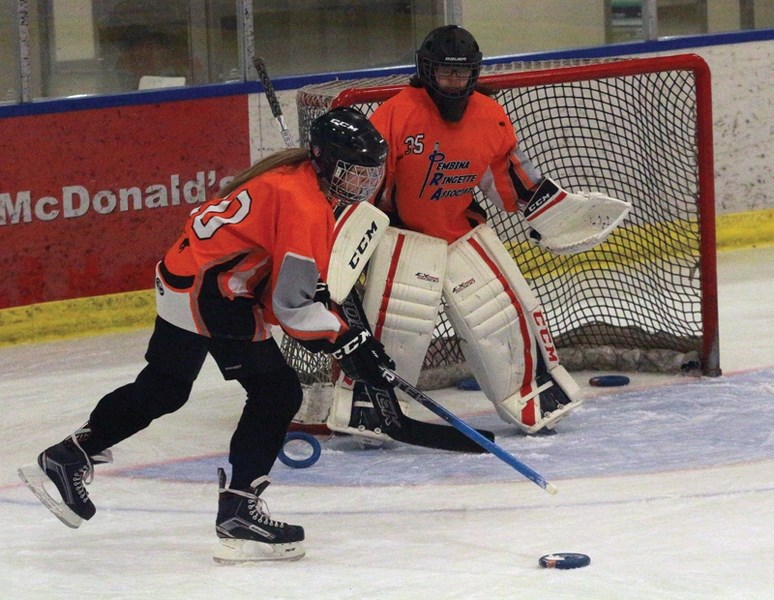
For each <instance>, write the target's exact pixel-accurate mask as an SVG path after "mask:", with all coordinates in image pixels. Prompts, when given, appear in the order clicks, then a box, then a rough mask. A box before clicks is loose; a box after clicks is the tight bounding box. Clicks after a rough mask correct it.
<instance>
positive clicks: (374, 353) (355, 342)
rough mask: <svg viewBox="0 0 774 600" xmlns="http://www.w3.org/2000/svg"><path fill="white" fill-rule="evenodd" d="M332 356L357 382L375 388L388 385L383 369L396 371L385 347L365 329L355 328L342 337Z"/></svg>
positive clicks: (335, 345)
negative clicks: (383, 375)
mask: <svg viewBox="0 0 774 600" xmlns="http://www.w3.org/2000/svg"><path fill="white" fill-rule="evenodd" d="M330 355H331V356H332V357H333V358H335V359H336V360H338V361H339V365H340V366H341V370H342V371H344V373H345V374H346V375H347V377H350V378H351V379H354V380H356V381H364V382H366V383H368V384H370V385H372V386H374V387H377V388H383V387H384V386H385V385H386V383H387V382H386V381H385V379H384V378H383V377H382V371H381V367H386V368H388V369H394V368H395V363H394V362H393V361H392V359H391V358H390V357H389V356H388V355H387V353H386V352H385V351H384V346H383V345H382V344H381V342H379V341H378V340H377V339H376V338H374V337H373V336H372V335H371V334H370V333H369V332H368V331H366V330H365V329H360V328H357V327H353V328H352V329H350V330H348V331H347V332H345V333H344V334H343V335H341V336H340V337H339V338H338V339H337V340H336V343H335V344H334V346H333V350H332V351H331V353H330Z"/></svg>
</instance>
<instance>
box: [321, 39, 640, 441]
mask: <svg viewBox="0 0 774 600" xmlns="http://www.w3.org/2000/svg"><path fill="white" fill-rule="evenodd" d="M481 60H482V54H481V52H480V50H479V47H478V44H477V43H476V40H475V39H474V38H473V36H472V35H471V34H470V33H469V32H468V31H466V30H464V29H462V28H460V27H457V26H454V25H450V26H445V27H440V28H438V29H435V30H433V31H432V32H430V34H429V35H428V36H427V37H426V38H425V40H424V41H423V42H422V45H421V46H420V48H419V50H418V51H417V53H416V65H417V73H416V75H415V76H414V77H412V79H411V81H410V84H409V86H408V87H406V88H404V89H403V90H401V91H400V92H399V93H398V94H397V95H395V96H394V97H392V98H390V99H388V100H386V101H385V102H384V103H382V104H381V105H380V106H379V107H377V109H376V110H375V111H374V113H373V115H372V116H371V122H372V123H373V124H374V125H375V126H376V128H377V129H378V130H379V131H380V132H381V133H382V135H383V136H384V137H385V139H386V140H387V142H388V143H389V145H390V148H391V151H390V155H389V157H388V160H387V174H386V179H385V186H384V189H383V193H382V194H381V196H380V198H379V202H378V206H379V208H381V209H382V210H384V211H385V212H387V213H388V214H389V215H390V216H391V223H392V224H393V225H394V227H391V228H390V229H388V231H387V234H385V236H384V238H382V241H381V242H380V244H379V246H378V247H377V250H376V252H375V253H374V255H373V256H372V258H371V262H370V263H369V270H368V279H367V282H366V288H365V294H364V298H363V305H364V308H365V311H366V314H367V316H368V319H369V321H370V324H371V327H372V330H373V332H374V335H375V336H376V337H377V338H378V339H380V341H381V342H382V343H383V344H384V346H385V349H386V350H387V352H388V353H389V354H390V355H391V356H393V357H394V358H395V362H396V365H397V367H396V371H397V372H398V373H400V374H401V376H402V377H403V378H404V379H407V380H408V381H410V382H411V383H414V384H416V382H417V380H418V378H419V374H420V368H421V366H422V363H423V360H424V357H425V354H426V352H427V349H428V346H429V344H430V341H431V338H432V333H433V329H434V323H435V319H436V316H437V312H438V308H439V306H440V304H441V300H442V298H443V299H444V300H445V303H446V316H447V317H448V318H449V320H450V321H451V323H452V326H453V327H454V331H455V333H456V335H457V336H458V338H459V339H460V341H461V348H462V351H463V353H464V355H465V358H466V360H467V362H468V364H469V365H470V366H471V368H472V370H473V373H474V375H475V376H476V379H477V380H478V382H479V384H480V385H481V388H482V390H483V391H484V393H485V394H486V396H487V398H488V399H489V400H490V401H492V403H493V404H494V407H495V409H496V411H497V413H498V414H499V415H500V417H501V418H502V419H503V420H505V421H507V422H509V423H512V424H514V425H516V426H517V427H518V428H520V429H521V430H523V431H525V432H527V433H536V432H542V431H548V430H551V429H553V427H554V426H555V425H556V423H557V422H558V421H559V420H560V419H561V418H563V417H564V416H565V415H566V414H567V413H568V412H569V411H570V410H572V409H574V408H575V407H577V406H578V405H579V404H580V402H581V399H580V395H579V389H578V386H577V385H576V384H575V382H574V381H573V379H572V378H571V377H570V375H569V374H568V373H567V372H566V370H565V369H564V368H563V367H562V366H561V365H560V364H559V360H558V356H557V353H556V348H555V347H554V345H553V341H552V338H551V334H550V331H549V328H548V324H547V323H546V320H545V316H544V314H543V312H542V309H541V307H540V304H539V302H538V301H537V299H536V298H535V296H534V294H533V293H532V291H531V290H530V288H529V286H528V284H527V283H526V281H525V280H524V278H523V277H522V275H521V273H520V272H519V270H518V269H517V267H516V266H515V263H514V262H513V260H512V258H511V257H510V256H509V255H508V253H507V251H506V250H505V249H504V247H503V245H502V243H501V242H500V240H499V239H498V238H497V236H496V234H495V233H494V231H493V230H492V229H491V228H489V227H488V226H487V225H486V224H485V221H486V214H485V212H484V211H483V210H482V209H481V208H480V207H479V206H478V205H477V204H476V202H475V201H474V191H475V189H476V188H480V189H481V190H482V191H483V192H484V194H485V195H486V196H487V197H488V199H489V200H490V201H491V202H492V203H493V204H494V205H495V206H496V207H497V208H499V209H500V210H505V211H509V212H516V211H521V212H522V213H523V216H524V218H525V219H526V220H527V222H528V223H529V224H530V226H531V227H532V228H533V230H534V231H535V232H537V233H536V234H535V236H536V237H537V238H539V239H540V243H541V245H543V246H545V247H546V248H548V249H549V250H552V251H554V252H557V253H560V254H566V253H574V252H579V251H582V250H585V249H588V248H590V247H592V246H593V245H596V244H597V243H599V242H601V241H602V240H604V239H605V237H607V235H609V233H610V232H611V231H612V230H613V229H614V228H615V227H616V226H617V225H618V224H619V223H620V222H621V221H622V220H623V218H624V217H625V215H626V213H627V212H628V210H629V204H628V203H627V202H623V201H620V200H616V199H614V198H610V197H608V196H604V195H603V194H598V193H586V192H580V193H575V194H574V193H571V192H567V191H565V190H563V189H562V188H561V187H559V186H558V184H556V183H555V182H554V181H552V180H551V179H549V178H547V177H544V176H542V175H541V174H540V173H539V172H538V170H537V169H536V168H535V166H534V165H533V164H532V162H530V160H529V158H527V156H525V154H524V153H523V152H522V151H521V150H520V148H519V146H518V143H517V138H516V134H515V132H514V129H513V125H512V124H511V122H510V120H509V118H508V116H507V115H506V114H505V111H504V110H503V109H502V107H501V106H500V105H499V104H498V103H497V102H496V101H495V100H494V99H492V98H491V97H489V96H488V95H486V94H484V93H480V92H479V91H476V84H477V81H478V76H479V73H480V71H481ZM361 389H362V384H357V383H352V382H349V381H347V380H346V378H341V379H340V381H339V382H338V384H337V387H336V389H335V390H334V405H333V408H332V410H331V413H330V417H329V419H328V426H329V427H330V428H331V429H332V430H334V431H339V432H345V433H351V434H354V435H361V436H364V437H370V438H375V439H378V440H384V439H385V438H386V436H385V435H384V434H383V433H381V432H380V431H379V430H378V427H377V426H376V425H375V424H376V420H375V419H374V418H373V415H372V412H371V408H370V406H369V404H368V402H366V401H364V400H363V394H361V393H360V390H361Z"/></svg>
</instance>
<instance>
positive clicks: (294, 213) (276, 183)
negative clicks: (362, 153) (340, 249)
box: [157, 162, 346, 342]
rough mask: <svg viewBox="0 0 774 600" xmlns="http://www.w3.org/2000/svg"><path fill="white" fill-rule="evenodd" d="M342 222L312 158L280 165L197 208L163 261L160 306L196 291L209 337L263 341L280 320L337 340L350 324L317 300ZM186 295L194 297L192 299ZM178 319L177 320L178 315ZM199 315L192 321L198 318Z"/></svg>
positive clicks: (194, 310)
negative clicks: (321, 186) (322, 188)
mask: <svg viewBox="0 0 774 600" xmlns="http://www.w3.org/2000/svg"><path fill="white" fill-rule="evenodd" d="M334 226H335V220H334V217H333V211H332V210H331V206H330V203H329V202H328V200H327V198H326V197H325V195H324V194H323V193H322V192H321V191H320V190H319V187H318V184H317V175H316V173H315V172H314V169H313V168H312V166H311V164H310V163H309V162H303V163H300V164H298V165H290V166H284V167H279V168H275V169H272V170H270V171H268V172H266V173H263V174H261V175H259V176H258V177H255V178H253V179H251V180H250V181H248V182H247V183H245V184H244V185H242V186H241V187H239V188H237V189H236V190H234V191H233V192H232V193H230V194H229V195H228V196H227V197H226V198H216V199H214V200H211V201H209V202H207V203H205V204H202V205H201V206H199V207H197V208H196V209H195V210H193V211H192V212H191V216H190V217H189V219H188V222H187V223H186V225H185V228H184V231H183V233H182V235H181V236H180V238H179V239H178V240H177V242H176V243H175V245H174V246H172V247H171V248H170V249H169V251H168V252H167V254H166V255H165V257H164V260H163V261H162V262H161V263H160V265H159V276H160V277H161V278H162V280H163V285H162V283H161V282H157V288H159V293H160V294H161V295H160V296H159V302H158V304H159V306H161V305H162V304H163V303H164V302H167V304H169V303H170V302H171V301H170V300H164V299H163V296H164V290H165V289H166V290H168V291H167V295H168V296H169V297H172V296H175V295H178V296H180V294H187V300H188V302H189V306H188V308H190V313H189V314H188V315H187V316H188V325H189V326H187V327H186V323H187V322H186V321H185V318H179V319H177V321H178V322H175V320H176V317H175V315H174V311H169V310H167V311H166V312H164V311H162V310H161V309H160V310H159V315H160V316H161V317H162V318H166V319H167V320H170V321H171V322H173V324H175V325H178V326H182V327H184V328H186V329H194V327H191V326H190V323H191V322H192V323H193V325H194V326H195V331H196V332H197V333H200V334H202V335H208V336H212V337H230V338H238V339H252V340H263V339H267V338H268V337H269V336H270V334H271V333H270V327H269V325H280V326H281V327H282V329H283V330H285V331H286V332H287V333H288V334H289V335H291V336H293V337H296V338H298V339H302V340H320V339H325V340H328V341H330V342H332V341H334V340H335V339H336V337H338V335H339V334H340V332H342V331H344V330H346V325H344V323H343V321H342V320H341V319H340V318H339V317H338V316H337V315H336V314H335V313H332V312H330V311H329V310H328V309H327V308H326V307H325V305H323V304H322V303H320V302H315V301H314V296H315V289H316V286H317V283H318V280H320V279H322V280H323V281H324V280H325V276H326V273H327V269H328V261H329V259H330V253H331V245H332V240H333V231H334ZM182 297H183V298H186V296H182ZM170 314H171V315H172V316H168V315H170ZM191 317H192V319H191Z"/></svg>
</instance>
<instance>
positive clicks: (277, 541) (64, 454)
mask: <svg viewBox="0 0 774 600" xmlns="http://www.w3.org/2000/svg"><path fill="white" fill-rule="evenodd" d="M386 155H387V144H386V143H385V141H384V139H383V138H382V136H381V135H380V134H379V133H378V132H377V131H376V129H374V127H373V126H372V125H371V124H370V122H369V121H368V120H367V119H366V118H365V116H364V115H363V114H362V113H360V112H358V111H355V110H353V109H346V108H345V109H336V110H333V111H330V112H329V113H326V114H324V115H322V116H321V117H319V118H318V119H317V120H315V122H314V123H313V124H312V127H311V136H310V147H309V148H308V149H304V148H292V149H288V150H283V151H280V152H278V153H276V154H274V155H272V156H270V157H268V158H266V159H264V160H263V161H260V162H258V163H256V164H255V165H254V166H253V167H251V168H250V169H248V170H247V171H245V172H243V173H242V174H240V175H237V177H236V178H235V180H234V181H233V182H231V183H230V184H229V185H227V186H226V187H225V189H223V190H221V191H220V193H219V195H218V198H215V199H213V200H211V201H209V202H207V203H205V204H202V205H201V206H199V207H197V208H196V209H194V210H193V211H192V212H191V215H190V217H189V219H188V221H187V222H186V224H185V227H184V230H183V233H182V235H181V236H180V238H179V239H178V240H177V241H176V242H175V244H174V245H173V246H172V247H171V248H170V249H169V251H168V252H167V253H166V255H165V256H164V258H163V260H162V261H161V262H160V263H159V265H158V267H157V272H156V292H157V311H158V317H157V319H156V323H155V327H154V330H153V334H152V336H151V338H150V342H149V344H148V350H147V353H146V355H145V358H146V360H147V363H148V364H147V365H146V367H145V368H144V369H143V370H142V371H141V372H140V374H139V375H138V376H137V378H136V379H135V381H134V382H132V383H130V384H128V385H124V386H122V387H119V388H118V389H116V390H114V391H113V392H110V393H109V394H107V395H106V396H105V397H103V398H102V399H101V400H100V401H99V403H98V404H97V405H96V407H95V408H94V410H93V411H92V413H91V415H90V417H89V420H88V422H87V423H86V424H85V425H84V426H82V427H81V428H80V429H78V430H77V431H76V432H75V433H73V434H72V435H71V436H69V437H68V438H66V439H65V440H64V441H62V442H60V443H58V444H55V445H53V446H51V447H50V448H48V449H46V450H45V451H43V452H42V453H41V454H40V455H39V457H38V460H37V462H36V463H33V464H31V465H28V466H25V467H22V468H20V469H19V475H20V476H21V478H22V479H23V480H24V482H25V483H26V484H27V485H28V486H29V487H30V489H31V490H32V491H33V492H34V493H35V495H36V496H38V498H39V499H40V500H41V501H42V502H43V504H44V505H45V506H46V507H47V508H49V509H50V510H51V512H53V513H54V515H56V516H57V517H58V518H59V519H60V520H61V521H63V522H64V523H65V524H66V525H68V526H70V527H78V526H80V525H81V523H82V521H83V520H84V519H90V518H91V517H92V516H94V514H95V511H96V508H95V506H94V504H93V502H92V501H91V499H90V498H89V494H88V492H87V491H86V487H85V485H86V484H88V483H90V481H91V478H92V475H93V465H94V464H95V463H98V462H105V461H107V460H110V459H111V456H110V450H109V449H110V448H111V447H112V446H114V445H115V444H117V443H118V442H120V441H122V440H124V439H126V438H128V437H129V436H131V435H134V434H135V433H137V432H138V431H140V430H142V429H144V428H145V427H147V426H148V425H149V424H150V423H151V422H152V421H153V420H154V419H157V418H158V417H161V416H162V415H164V414H168V413H171V412H174V411H176V410H178V409H179V408H180V407H181V406H183V404H185V402H186V401H187V400H188V397H189V394H190V392H191V388H192V385H193V382H194V380H195V379H196V377H197V375H198V374H199V371H200V369H201V367H202V364H203V362H204V360H205V358H206V356H207V354H208V353H209V354H211V355H212V357H213V358H214V359H215V361H216V363H217V364H218V366H219V368H220V370H221V372H222V374H223V376H224V378H225V379H230V380H236V381H238V382H239V383H240V384H241V385H242V387H243V388H244V390H245V392H246V394H247V399H246V402H245V405H244V409H243V412H242V416H241V418H240V420H239V423H238V425H237V427H236V431H235V432H234V434H233V436H232V438H231V443H230V451H229V462H230V463H231V467H232V473H231V483H230V485H226V475H225V472H224V470H223V469H219V470H218V475H219V483H220V494H219V501H218V515H217V520H216V532H217V536H218V545H217V547H216V550H215V559H216V560H218V561H220V562H243V561H255V560H282V559H293V558H300V557H302V556H303V555H304V548H303V540H304V530H303V528H301V527H299V526H296V525H288V524H286V523H282V522H279V521H274V520H272V519H270V518H269V516H268V512H267V510H266V508H265V503H264V500H263V499H262V498H261V493H262V492H263V490H264V489H265V488H266V486H267V485H268V483H269V480H268V474H269V471H270V470H271V468H272V465H273V464H274V461H275V459H276V457H277V455H278V453H279V451H280V449H281V447H282V444H283V441H284V437H285V433H286V431H287V428H288V426H289V424H290V421H291V419H292V417H293V416H294V415H295V413H296V412H297V411H298V409H299V406H300V405H301V399H302V393H301V385H300V383H299V380H298V376H297V374H296V372H295V371H294V370H293V369H291V368H290V367H289V366H288V364H287V363H286V362H285V359H284V358H283V356H282V354H281V352H280V350H279V347H278V346H277V343H276V342H275V341H274V339H273V337H272V335H271V327H272V326H280V327H281V328H282V329H283V330H284V331H285V333H287V334H289V335H291V336H293V337H295V338H296V339H298V340H299V341H301V342H302V343H303V344H304V345H305V346H306V347H307V348H309V349H310V350H312V351H326V352H329V353H332V354H334V355H335V356H336V357H337V358H338V359H339V363H340V364H341V367H342V369H343V370H344V371H345V372H347V373H348V374H349V375H350V376H351V377H353V378H354V379H357V380H370V381H371V382H372V383H374V384H380V383H381V384H384V380H383V379H382V378H381V375H380V371H379V368H380V366H387V367H391V366H393V363H392V361H391V360H390V359H389V357H388V356H387V355H386V354H385V353H384V350H383V348H382V346H381V344H379V343H378V342H377V341H375V340H374V338H373V337H371V336H370V334H368V332H365V331H363V330H357V329H350V328H348V327H347V325H346V324H345V323H344V321H342V319H341V318H340V317H339V316H338V314H337V313H335V312H332V311H331V310H329V308H328V306H327V299H326V286H325V283H324V282H325V277H326V273H327V271H328V267H329V264H328V263H329V258H330V256H331V249H332V241H333V232H334V225H335V221H334V216H333V210H332V208H333V206H334V204H336V203H339V202H344V203H355V202H362V201H364V200H368V199H369V198H371V197H372V196H373V194H374V192H375V191H376V190H377V188H378V187H379V185H380V184H381V182H382V178H383V175H384V161H385V157H386ZM51 483H53V484H54V485H55V486H56V488H57V491H58V492H59V495H60V496H61V501H60V500H58V499H56V498H55V497H54V496H52V495H50V494H49V492H48V491H47V490H46V489H45V487H44V484H51Z"/></svg>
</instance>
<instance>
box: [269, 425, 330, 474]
mask: <svg viewBox="0 0 774 600" xmlns="http://www.w3.org/2000/svg"><path fill="white" fill-rule="evenodd" d="M294 441H301V442H306V443H307V444H309V446H310V447H311V449H312V453H311V454H310V455H309V456H307V457H306V458H302V459H299V458H292V457H291V456H288V455H287V453H286V452H285V446H287V445H288V444H289V443H292V442H294ZM321 452H322V448H321V447H320V442H318V441H317V438H316V437H314V436H313V435H310V434H308V433H304V432H303V431H290V432H288V433H287V434H286V435H285V441H284V442H283V444H282V448H280V451H279V455H278V456H277V458H279V459H280V462H281V463H282V464H283V465H287V466H288V467H292V468H293V469H306V468H307V467H311V466H312V465H313V464H314V463H316V462H317V460H318V459H319V458H320V453H321Z"/></svg>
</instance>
